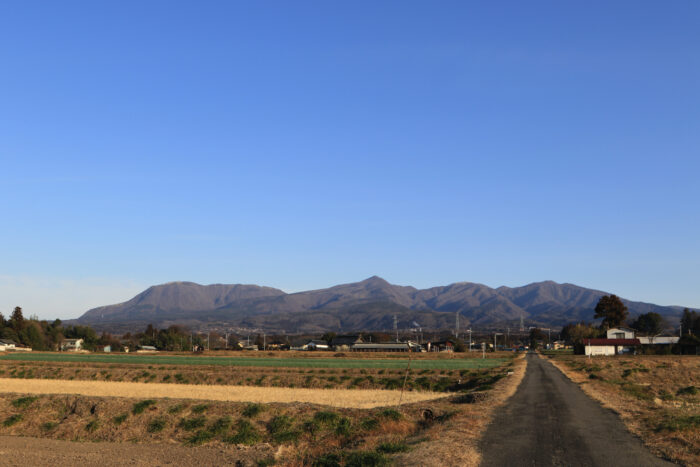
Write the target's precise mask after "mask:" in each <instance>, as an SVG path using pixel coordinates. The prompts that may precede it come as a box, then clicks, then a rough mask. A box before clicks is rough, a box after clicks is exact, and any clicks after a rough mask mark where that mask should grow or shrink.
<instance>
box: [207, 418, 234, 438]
mask: <svg viewBox="0 0 700 467" xmlns="http://www.w3.org/2000/svg"><path fill="white" fill-rule="evenodd" d="M230 427H231V417H221V418H218V419H216V420H215V421H214V423H212V424H211V426H210V427H209V431H210V432H212V433H214V434H215V435H219V434H222V433H224V432H225V431H227V430H228V429H229V428H230Z"/></svg>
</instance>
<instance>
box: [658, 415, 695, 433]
mask: <svg viewBox="0 0 700 467" xmlns="http://www.w3.org/2000/svg"><path fill="white" fill-rule="evenodd" d="M697 427H700V415H687V416H684V417H670V418H667V419H666V420H664V421H663V422H661V423H660V424H659V425H658V426H657V427H656V431H682V430H689V429H691V428H697Z"/></svg>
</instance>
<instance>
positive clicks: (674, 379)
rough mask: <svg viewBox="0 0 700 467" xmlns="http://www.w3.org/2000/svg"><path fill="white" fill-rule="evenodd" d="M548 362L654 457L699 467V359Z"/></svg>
mask: <svg viewBox="0 0 700 467" xmlns="http://www.w3.org/2000/svg"><path fill="white" fill-rule="evenodd" d="M551 361H552V363H554V365H555V366H557V367H558V368H559V369H560V370H561V371H562V372H563V373H564V374H565V375H567V376H568V377H569V378H570V379H571V380H572V381H574V382H576V383H578V384H579V385H580V386H581V388H582V389H583V390H584V392H586V394H588V395H589V396H591V397H592V398H594V399H596V400H598V401H599V402H601V403H602V404H603V405H604V406H605V407H608V408H610V409H612V410H614V411H615V412H617V413H618V414H620V417H621V418H622V420H623V422H624V423H625V425H626V426H627V428H628V429H629V430H630V431H631V432H633V433H635V434H636V435H638V436H639V437H640V438H641V439H642V440H643V441H644V443H645V444H646V445H647V447H649V448H650V449H651V450H652V451H653V452H654V453H656V454H657V455H659V456H661V457H663V458H665V459H669V460H672V461H674V462H676V463H680V464H684V465H700V358H698V357H695V356H678V355H668V356H666V355H664V356H645V355H637V356H616V357H594V358H592V359H590V360H589V359H588V358H587V357H584V356H578V355H577V356H556V357H553V358H552V360H551Z"/></svg>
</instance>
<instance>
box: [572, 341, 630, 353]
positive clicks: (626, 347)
mask: <svg viewBox="0 0 700 467" xmlns="http://www.w3.org/2000/svg"><path fill="white" fill-rule="evenodd" d="M639 345H641V344H640V342H639V339H583V354H584V355H619V354H621V353H629V352H634V350H635V348H636V347H637V346H639Z"/></svg>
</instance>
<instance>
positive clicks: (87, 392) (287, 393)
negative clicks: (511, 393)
mask: <svg viewBox="0 0 700 467" xmlns="http://www.w3.org/2000/svg"><path fill="white" fill-rule="evenodd" d="M0 387H1V388H2V392H3V393H8V392H11V393H21V394H79V395H83V396H95V397H130V398H169V399H200V400H215V401H235V402H263V403H269V402H279V403H292V402H306V403H313V404H319V405H327V406H332V407H353V408H373V407H383V406H388V405H396V404H398V403H399V400H400V399H401V398H402V395H401V391H386V390H385V391H381V390H363V389H359V390H358V389H305V388H269V387H251V386H215V385H212V386H205V385H192V384H162V383H131V382H104V381H67V380H50V379H30V380H27V379H13V378H0ZM440 397H444V394H440V393H433V392H415V391H406V392H404V393H403V399H402V402H405V403H412V402H419V401H428V400H434V399H438V398H440Z"/></svg>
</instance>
